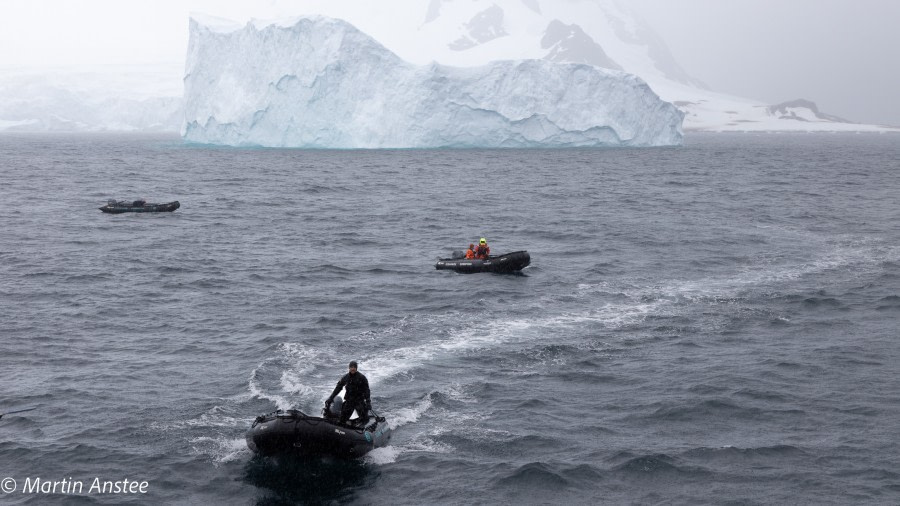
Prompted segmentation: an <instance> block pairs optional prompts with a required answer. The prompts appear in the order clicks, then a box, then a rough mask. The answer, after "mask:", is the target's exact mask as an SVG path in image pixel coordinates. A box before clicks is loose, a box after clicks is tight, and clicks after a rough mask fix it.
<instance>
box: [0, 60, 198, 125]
mask: <svg viewBox="0 0 900 506" xmlns="http://www.w3.org/2000/svg"><path fill="white" fill-rule="evenodd" d="M181 72H182V67H181V66H180V65H151V66H123V65H114V66H95V67H89V68H77V69H76V68H71V67H68V68H66V67H60V68H52V69H34V68H24V67H6V68H3V69H2V70H0V98H2V99H0V131H88V132H96V131H160V132H168V131H177V130H178V129H179V128H180V127H181V124H182V123H183V121H184V112H183V108H182V100H181V94H182V85H181V76H180V74H181Z"/></svg>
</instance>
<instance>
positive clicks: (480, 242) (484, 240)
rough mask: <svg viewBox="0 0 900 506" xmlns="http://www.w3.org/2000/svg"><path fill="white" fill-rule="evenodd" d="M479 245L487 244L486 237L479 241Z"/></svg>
mask: <svg viewBox="0 0 900 506" xmlns="http://www.w3.org/2000/svg"><path fill="white" fill-rule="evenodd" d="M478 243H479V244H487V239H485V238H484V237H482V238H481V240H480V241H478Z"/></svg>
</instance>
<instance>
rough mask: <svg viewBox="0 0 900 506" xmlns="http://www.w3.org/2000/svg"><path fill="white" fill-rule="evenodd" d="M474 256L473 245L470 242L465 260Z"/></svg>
mask: <svg viewBox="0 0 900 506" xmlns="http://www.w3.org/2000/svg"><path fill="white" fill-rule="evenodd" d="M473 258H475V245H474V244H470V245H469V249H467V250H466V260H471V259H473Z"/></svg>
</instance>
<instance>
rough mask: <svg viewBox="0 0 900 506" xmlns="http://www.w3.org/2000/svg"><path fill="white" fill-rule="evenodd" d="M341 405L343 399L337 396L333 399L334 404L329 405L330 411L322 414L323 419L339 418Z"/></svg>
mask: <svg viewBox="0 0 900 506" xmlns="http://www.w3.org/2000/svg"><path fill="white" fill-rule="evenodd" d="M343 405H344V399H342V398H341V396H340V395H338V396H337V397H335V398H334V402H332V403H331V409H330V410H329V411H328V412H326V413H324V415H325V418H340V417H341V407H343ZM323 411H324V410H323Z"/></svg>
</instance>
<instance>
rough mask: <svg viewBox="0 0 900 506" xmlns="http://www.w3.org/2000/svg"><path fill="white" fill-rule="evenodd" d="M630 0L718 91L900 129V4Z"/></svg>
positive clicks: (879, 0) (885, 0) (684, 62)
mask: <svg viewBox="0 0 900 506" xmlns="http://www.w3.org/2000/svg"><path fill="white" fill-rule="evenodd" d="M624 1H626V2H627V4H628V5H630V6H632V7H633V8H634V9H635V10H637V11H638V13H639V14H640V15H641V16H642V17H643V19H644V20H645V21H646V22H647V23H648V24H649V25H650V26H651V27H652V28H653V29H654V31H656V32H657V33H658V34H659V35H660V36H661V37H662V39H663V40H665V41H666V43H667V44H668V46H669V49H670V50H671V52H672V54H673V55H674V57H675V60H676V61H678V62H679V63H680V64H681V66H682V67H683V68H684V69H685V70H686V71H687V73H688V74H690V75H692V76H694V77H696V78H697V79H700V80H701V81H704V82H705V83H706V84H707V85H709V86H710V88H712V89H713V90H715V91H720V92H723V93H730V94H733V95H738V96H742V97H747V98H753V99H757V100H760V101H763V102H767V103H770V104H775V103H780V102H784V101H787V100H792V99H795V98H805V99H808V100H812V101H814V102H816V104H817V105H818V106H819V109H820V110H821V111H822V112H825V113H828V114H834V115H836V116H841V117H843V118H846V119H848V120H852V121H856V122H859V123H875V124H888V125H894V126H900V29H898V26H900V1H896V0H624Z"/></svg>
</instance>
